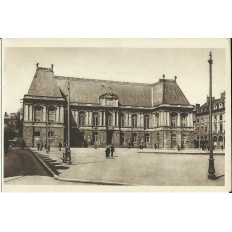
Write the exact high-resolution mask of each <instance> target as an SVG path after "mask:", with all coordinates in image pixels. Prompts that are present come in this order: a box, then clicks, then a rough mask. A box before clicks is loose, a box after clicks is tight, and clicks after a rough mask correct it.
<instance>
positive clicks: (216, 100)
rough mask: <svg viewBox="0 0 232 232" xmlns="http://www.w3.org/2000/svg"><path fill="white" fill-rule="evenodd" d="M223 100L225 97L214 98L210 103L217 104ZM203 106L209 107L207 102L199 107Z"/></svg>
mask: <svg viewBox="0 0 232 232" xmlns="http://www.w3.org/2000/svg"><path fill="white" fill-rule="evenodd" d="M224 100H225V98H219V99H214V100H213V101H212V104H213V105H217V104H220V103H223V102H224ZM205 107H209V102H206V103H204V104H203V105H202V106H201V107H200V108H205Z"/></svg>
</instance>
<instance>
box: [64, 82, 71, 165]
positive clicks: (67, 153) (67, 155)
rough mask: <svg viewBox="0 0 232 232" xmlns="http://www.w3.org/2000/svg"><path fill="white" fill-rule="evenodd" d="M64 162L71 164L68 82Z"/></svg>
mask: <svg viewBox="0 0 232 232" xmlns="http://www.w3.org/2000/svg"><path fill="white" fill-rule="evenodd" d="M65 162H66V163H67V164H71V150H70V84H69V82H68V141H67V146H66V148H65Z"/></svg>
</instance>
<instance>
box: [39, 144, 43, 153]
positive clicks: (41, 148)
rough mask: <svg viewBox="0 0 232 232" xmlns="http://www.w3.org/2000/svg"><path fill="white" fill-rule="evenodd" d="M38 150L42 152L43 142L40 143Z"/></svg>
mask: <svg viewBox="0 0 232 232" xmlns="http://www.w3.org/2000/svg"><path fill="white" fill-rule="evenodd" d="M40 150H41V151H42V150H43V142H42V143H41V146H40Z"/></svg>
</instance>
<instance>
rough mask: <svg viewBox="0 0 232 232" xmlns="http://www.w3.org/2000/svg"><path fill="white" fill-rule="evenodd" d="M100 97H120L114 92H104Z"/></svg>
mask: <svg viewBox="0 0 232 232" xmlns="http://www.w3.org/2000/svg"><path fill="white" fill-rule="evenodd" d="M99 98H100V99H102V98H104V99H118V96H117V95H116V94H114V93H104V94H102V95H101V96H100V97H99Z"/></svg>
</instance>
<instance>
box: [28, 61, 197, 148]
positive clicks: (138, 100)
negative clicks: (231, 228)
mask: <svg viewBox="0 0 232 232" xmlns="http://www.w3.org/2000/svg"><path fill="white" fill-rule="evenodd" d="M68 83H70V111H71V114H70V115H71V123H70V125H71V126H70V127H71V128H70V131H71V133H70V134H71V136H70V138H71V139H70V143H71V146H78V147H84V146H87V145H90V144H91V145H93V144H98V146H105V145H106V144H111V143H114V144H115V146H118V147H119V146H128V143H131V145H132V146H134V147H138V146H139V145H140V144H141V143H143V144H144V145H146V147H153V146H156V147H159V148H175V147H176V146H177V145H179V146H181V145H182V146H184V147H193V141H194V130H193V108H194V107H193V106H192V105H190V104H189V102H188V100H187V99H186V97H185V95H184V94H183V92H182V91H181V89H180V88H179V86H178V84H177V81H176V77H175V78H174V79H165V77H163V78H162V79H159V81H158V82H157V83H154V84H142V83H129V82H118V81H107V80H96V79H84V78H73V77H63V76H55V75H54V72H53V65H52V67H51V68H42V67H38V64H37V69H36V72H35V75H34V78H33V80H32V83H31V86H30V89H29V91H28V93H27V94H26V95H25V96H24V98H23V106H24V131H23V134H24V139H25V142H26V144H27V145H29V146H36V143H37V141H38V140H40V141H43V143H45V142H46V141H50V144H51V146H58V143H59V142H61V143H62V144H65V143H66V142H67V125H68V123H67V119H68V117H67V96H68Z"/></svg>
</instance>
